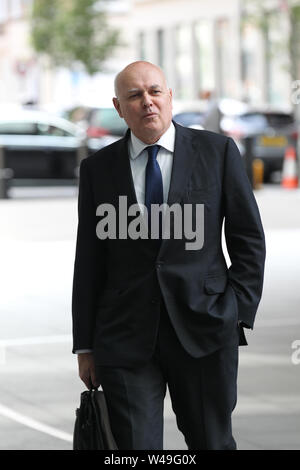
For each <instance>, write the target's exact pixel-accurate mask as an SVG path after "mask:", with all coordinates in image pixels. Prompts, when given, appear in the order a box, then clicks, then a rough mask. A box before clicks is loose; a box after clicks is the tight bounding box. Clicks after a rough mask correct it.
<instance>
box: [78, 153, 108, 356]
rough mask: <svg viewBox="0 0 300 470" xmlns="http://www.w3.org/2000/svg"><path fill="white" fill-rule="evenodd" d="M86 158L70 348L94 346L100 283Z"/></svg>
mask: <svg viewBox="0 0 300 470" xmlns="http://www.w3.org/2000/svg"><path fill="white" fill-rule="evenodd" d="M88 170H89V169H88V165H87V160H86V159H84V160H82V162H81V165H80V179H79V194H78V228H77V242H76V254H75V263H74V276H73V292H72V319H73V349H72V352H73V353H75V352H76V351H77V350H81V349H92V348H93V332H94V327H95V320H96V318H95V317H96V305H97V299H98V297H99V289H101V286H103V282H104V273H105V259H104V252H102V250H103V242H102V243H100V240H98V238H97V236H96V207H95V201H94V197H93V192H92V185H91V178H90V175H89V171H88Z"/></svg>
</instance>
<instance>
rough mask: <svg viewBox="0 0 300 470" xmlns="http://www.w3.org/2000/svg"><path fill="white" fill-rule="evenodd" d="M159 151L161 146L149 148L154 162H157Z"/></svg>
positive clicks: (148, 150)
mask: <svg viewBox="0 0 300 470" xmlns="http://www.w3.org/2000/svg"><path fill="white" fill-rule="evenodd" d="M159 149H160V145H150V146H149V147H147V152H148V155H149V158H152V159H153V160H155V159H156V157H157V154H158V151H159Z"/></svg>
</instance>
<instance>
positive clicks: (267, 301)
mask: <svg viewBox="0 0 300 470" xmlns="http://www.w3.org/2000/svg"><path fill="white" fill-rule="evenodd" d="M76 196H77V191H76V188H72V187H69V188H55V187H53V188H48V189H46V188H16V189H15V190H14V191H12V192H11V199H8V200H1V201H0V260H1V264H0V285H1V299H0V325H1V329H0V375H1V381H0V450H71V449H72V433H73V427H74V421H75V410H76V408H77V407H78V405H79V398H80V393H81V392H82V391H83V390H84V385H83V384H82V383H81V381H80V379H79V377H78V373H77V361H76V356H74V355H72V354H71V308H70V306H71V288H72V274H73V262H74V251H75V236H76V224H77V199H76ZM255 196H256V199H257V202H258V205H259V208H260V211H261V216H262V220H263V224H264V228H265V233H266V243H267V262H266V275H265V286H264V294H263V298H262V301H261V304H260V306H259V311H258V313H257V320H256V324H255V329H254V330H253V331H247V332H246V335H247V339H248V343H249V346H248V347H241V348H240V368H239V379H238V390H239V394H238V403H237V406H236V409H235V411H234V414H233V429H234V435H235V438H236V441H237V444H238V448H239V449H240V450H271V449H272V450H273V449H274V450H275V449H276V450H279V449H282V450H286V449H293V450H299V449H300V309H299V305H300V286H299V278H300V210H299V209H300V190H299V189H297V190H283V189H281V188H280V187H279V186H265V187H264V188H263V189H261V190H257V191H256V192H255ZM224 249H225V247H224ZM298 350H299V354H298V352H297V351H298ZM165 448H166V449H186V446H185V443H184V439H183V436H182V435H181V433H180V432H179V431H178V430H177V428H176V419H175V416H174V414H173V411H172V407H171V403H170V399H169V396H167V398H166V400H165Z"/></svg>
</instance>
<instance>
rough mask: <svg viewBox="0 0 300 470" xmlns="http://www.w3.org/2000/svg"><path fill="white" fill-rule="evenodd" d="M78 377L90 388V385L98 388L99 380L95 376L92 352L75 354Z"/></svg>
mask: <svg viewBox="0 0 300 470" xmlns="http://www.w3.org/2000/svg"><path fill="white" fill-rule="evenodd" d="M77 360H78V368H79V377H80V378H81V380H82V381H83V382H84V384H85V385H86V387H87V388H88V389H89V390H90V389H91V388H92V387H95V388H98V387H99V385H100V384H99V382H97V378H96V369H95V362H94V356H93V353H79V354H77Z"/></svg>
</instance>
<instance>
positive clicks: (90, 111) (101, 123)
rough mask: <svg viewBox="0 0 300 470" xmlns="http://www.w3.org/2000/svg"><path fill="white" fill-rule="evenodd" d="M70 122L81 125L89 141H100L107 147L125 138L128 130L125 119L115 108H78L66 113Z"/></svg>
mask: <svg viewBox="0 0 300 470" xmlns="http://www.w3.org/2000/svg"><path fill="white" fill-rule="evenodd" d="M64 116H65V117H66V118H67V119H69V120H70V121H72V122H74V123H76V124H78V125H80V126H81V127H83V128H84V130H85V131H86V134H87V137H88V138H89V139H99V142H98V143H99V144H100V145H101V146H103V145H102V143H101V140H103V142H105V145H108V144H109V143H112V142H114V141H115V140H118V139H120V138H121V137H123V135H124V134H125V132H126V130H127V125H126V123H125V121H124V119H122V118H120V116H119V115H118V113H117V111H116V110H115V108H114V107H113V106H100V107H89V106H77V107H75V108H72V109H70V110H67V111H65V112H64Z"/></svg>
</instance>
